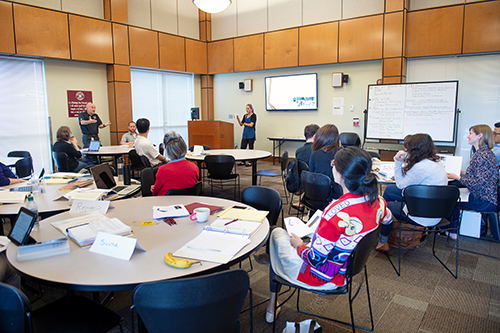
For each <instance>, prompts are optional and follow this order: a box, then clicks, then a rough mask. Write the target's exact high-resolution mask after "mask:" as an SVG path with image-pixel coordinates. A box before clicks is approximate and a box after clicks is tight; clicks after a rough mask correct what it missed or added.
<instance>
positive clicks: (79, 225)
mask: <svg viewBox="0 0 500 333" xmlns="http://www.w3.org/2000/svg"><path fill="white" fill-rule="evenodd" d="M87 224H88V223H82V224H78V225H74V226H72V227H69V228H66V232H68V230H69V229H73V228H77V227H81V226H83V225H87Z"/></svg>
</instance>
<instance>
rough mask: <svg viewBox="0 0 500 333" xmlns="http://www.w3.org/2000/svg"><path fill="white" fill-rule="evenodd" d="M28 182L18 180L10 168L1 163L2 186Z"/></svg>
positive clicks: (0, 183) (0, 178) (0, 177)
mask: <svg viewBox="0 0 500 333" xmlns="http://www.w3.org/2000/svg"><path fill="white" fill-rule="evenodd" d="M25 181H26V180H24V179H18V178H17V177H16V176H15V175H14V174H13V173H12V171H10V168H9V167H8V166H6V165H5V164H3V163H2V162H0V186H7V185H11V184H17V183H22V182H25Z"/></svg>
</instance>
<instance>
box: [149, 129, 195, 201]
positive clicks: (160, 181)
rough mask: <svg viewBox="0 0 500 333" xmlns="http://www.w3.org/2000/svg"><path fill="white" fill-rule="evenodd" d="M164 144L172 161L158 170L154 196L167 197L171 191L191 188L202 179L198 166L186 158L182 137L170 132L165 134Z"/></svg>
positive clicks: (185, 148) (185, 147)
mask: <svg viewBox="0 0 500 333" xmlns="http://www.w3.org/2000/svg"><path fill="white" fill-rule="evenodd" d="M163 144H164V145H165V155H167V157H168V159H170V161H169V162H168V163H167V164H164V165H162V166H161V167H160V168H159V169H158V172H157V173H156V181H155V184H154V186H153V195H166V194H167V192H168V191H169V190H171V189H183V188H190V187H193V186H194V185H196V183H197V182H198V180H199V179H200V170H199V169H198V167H197V166H196V164H194V163H193V162H189V161H187V160H186V159H185V158H184V156H185V155H186V152H187V146H186V143H185V142H184V139H183V138H182V136H180V135H179V134H177V133H176V132H174V131H170V132H168V133H167V134H165V137H164V138H163Z"/></svg>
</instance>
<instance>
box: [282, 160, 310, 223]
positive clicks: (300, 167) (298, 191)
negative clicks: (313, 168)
mask: <svg viewBox="0 0 500 333" xmlns="http://www.w3.org/2000/svg"><path fill="white" fill-rule="evenodd" d="M292 163H296V164H297V175H296V177H297V178H298V179H297V180H298V184H296V185H297V187H295V188H293V187H289V183H288V181H289V180H287V182H286V184H287V190H288V192H290V194H291V196H290V206H288V215H291V209H292V207H293V208H294V209H297V210H298V212H297V213H299V212H300V211H301V210H303V208H301V206H300V200H301V199H302V194H304V185H303V184H302V177H301V175H302V171H309V165H307V163H304V162H303V161H299V160H298V159H296V158H295V159H293V160H291V161H290V162H289V163H288V165H287V167H286V169H287V172H292V171H291V170H290V169H291V168H292V166H291V164H292ZM287 177H290V175H288V173H287ZM294 196H298V197H299V202H298V205H297V206H295V205H294V204H293V197H294Z"/></svg>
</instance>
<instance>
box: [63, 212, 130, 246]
mask: <svg viewBox="0 0 500 333" xmlns="http://www.w3.org/2000/svg"><path fill="white" fill-rule="evenodd" d="M67 231H68V234H69V236H70V237H71V238H73V239H74V240H75V241H76V242H77V243H78V245H80V246H85V245H89V244H92V243H93V242H94V240H95V239H96V237H97V234H98V233H99V232H106V233H108V234H113V235H122V236H123V235H126V234H130V233H131V232H132V228H131V227H130V226H128V225H126V224H125V223H123V222H122V221H120V220H119V219H117V218H112V219H106V220H102V221H98V222H94V223H90V224H85V225H82V226H75V227H73V228H68V229H67Z"/></svg>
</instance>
